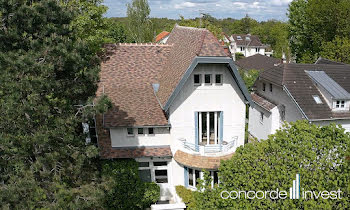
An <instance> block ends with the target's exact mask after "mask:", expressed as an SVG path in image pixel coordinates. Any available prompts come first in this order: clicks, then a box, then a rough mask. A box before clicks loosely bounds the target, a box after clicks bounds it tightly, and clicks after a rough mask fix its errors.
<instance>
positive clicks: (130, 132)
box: [96, 25, 252, 203]
mask: <svg viewBox="0 0 350 210" xmlns="http://www.w3.org/2000/svg"><path fill="white" fill-rule="evenodd" d="M106 48H107V55H108V57H107V59H106V60H105V61H104V62H102V64H101V68H102V70H101V73H100V82H99V86H98V91H97V96H101V95H102V94H106V95H107V96H109V98H110V99H111V101H112V103H113V108H112V109H111V110H109V111H108V112H107V113H105V114H104V115H102V116H97V117H96V123H97V128H98V129H97V131H98V132H97V135H98V145H99V147H100V150H101V152H100V156H101V158H104V159H117V158H133V159H135V160H136V161H137V162H139V172H140V176H141V178H142V179H143V180H145V181H153V182H156V183H158V184H159V186H160V187H161V198H160V199H161V200H163V201H169V203H176V202H177V201H178V200H177V199H176V198H177V196H176V193H175V186H176V185H184V186H186V187H188V188H190V189H195V186H196V183H197V179H198V178H202V176H203V173H202V170H203V169H206V170H209V171H210V174H211V176H212V178H213V183H212V184H214V183H218V182H219V179H218V173H217V169H218V167H219V166H220V161H221V160H226V159H229V158H230V157H231V156H232V155H233V154H234V152H235V150H236V148H237V147H239V146H241V145H243V144H244V135H245V113H246V105H247V104H249V105H250V104H252V100H251V97H250V94H249V93H248V91H247V89H246V87H245V85H244V82H243V81H242V79H241V77H240V76H239V73H238V71H237V69H236V67H235V65H234V63H233V61H232V59H231V58H230V57H228V56H227V55H226V54H225V52H224V50H223V48H222V46H221V45H220V43H219V42H218V40H217V39H216V38H215V37H214V35H213V34H212V33H211V32H209V31H208V30H206V29H199V28H191V27H182V26H178V25H176V26H175V27H174V29H173V30H172V32H171V33H170V34H169V37H168V40H167V42H166V44H110V45H108V46H107V47H106Z"/></svg>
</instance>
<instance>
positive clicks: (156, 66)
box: [97, 44, 172, 127]
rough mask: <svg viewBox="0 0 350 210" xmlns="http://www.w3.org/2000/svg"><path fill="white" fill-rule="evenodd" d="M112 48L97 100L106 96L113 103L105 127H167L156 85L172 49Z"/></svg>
mask: <svg viewBox="0 0 350 210" xmlns="http://www.w3.org/2000/svg"><path fill="white" fill-rule="evenodd" d="M108 48H109V50H110V52H109V53H108V54H109V57H108V58H107V59H106V61H104V62H103V63H102V64H101V72H100V82H99V86H98V90H97V96H99V95H102V94H103V93H105V94H106V95H107V96H108V97H109V98H110V99H111V100H112V103H113V108H112V109H111V110H109V111H108V112H107V113H106V114H105V115H104V126H105V127H117V126H130V125H133V126H145V125H167V124H168V121H167V119H166V117H165V115H164V113H163V110H162V108H161V107H160V106H159V103H158V101H157V98H156V97H155V95H154V91H153V87H152V83H158V75H159V73H160V71H161V70H162V67H163V65H164V63H165V62H166V60H167V57H168V55H169V52H170V50H171V48H172V46H170V45H159V44H117V45H110V46H108Z"/></svg>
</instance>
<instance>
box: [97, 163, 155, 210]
mask: <svg viewBox="0 0 350 210" xmlns="http://www.w3.org/2000/svg"><path fill="white" fill-rule="evenodd" d="M102 174H103V178H104V179H107V180H109V186H107V188H106V193H105V194H106V195H105V201H104V204H105V208H107V209H145V208H148V207H150V205H151V204H152V203H155V202H156V201H157V200H158V199H159V197H160V187H159V186H158V185H157V184H156V183H145V182H142V181H141V179H140V177H139V173H138V164H137V162H136V161H135V160H133V159H129V160H113V161H106V162H105V163H104V164H103V169H102Z"/></svg>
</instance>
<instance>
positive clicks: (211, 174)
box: [209, 171, 220, 188]
mask: <svg viewBox="0 0 350 210" xmlns="http://www.w3.org/2000/svg"><path fill="white" fill-rule="evenodd" d="M214 172H217V173H219V171H209V173H210V177H211V187H212V188H214V185H215V184H216V183H214ZM217 184H218V186H219V185H220V179H219V174H218V183H217Z"/></svg>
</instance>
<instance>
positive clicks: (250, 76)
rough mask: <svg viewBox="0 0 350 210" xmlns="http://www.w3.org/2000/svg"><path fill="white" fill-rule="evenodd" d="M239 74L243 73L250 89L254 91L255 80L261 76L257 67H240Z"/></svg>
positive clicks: (242, 75) (243, 77)
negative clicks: (248, 68)
mask: <svg viewBox="0 0 350 210" xmlns="http://www.w3.org/2000/svg"><path fill="white" fill-rule="evenodd" d="M239 74H240V75H241V77H242V79H243V81H244V83H245V85H246V87H247V88H248V90H249V91H252V88H253V85H254V83H255V81H256V79H257V78H258V77H259V71H258V70H255V69H250V70H244V69H239Z"/></svg>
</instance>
